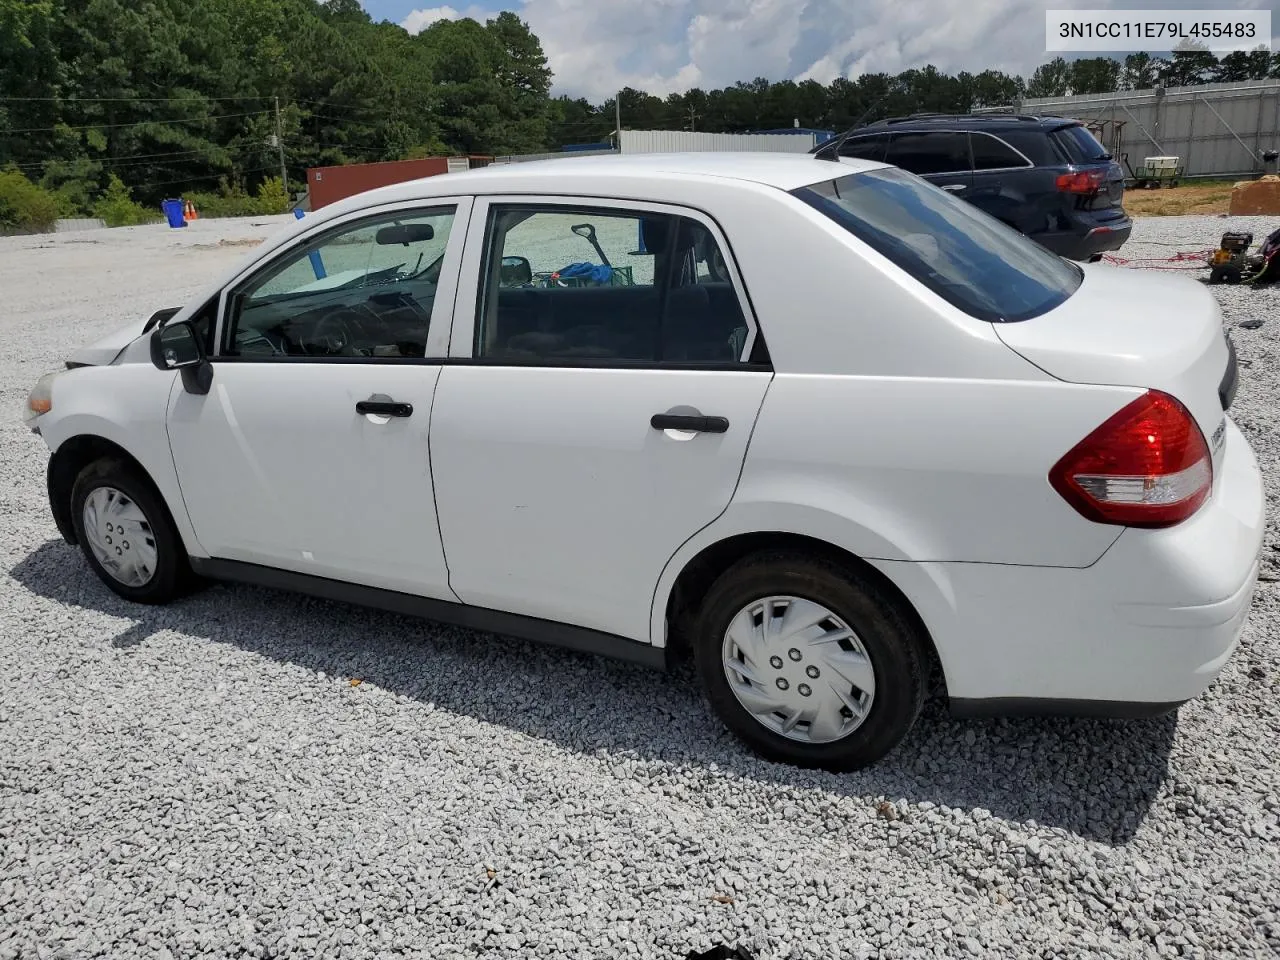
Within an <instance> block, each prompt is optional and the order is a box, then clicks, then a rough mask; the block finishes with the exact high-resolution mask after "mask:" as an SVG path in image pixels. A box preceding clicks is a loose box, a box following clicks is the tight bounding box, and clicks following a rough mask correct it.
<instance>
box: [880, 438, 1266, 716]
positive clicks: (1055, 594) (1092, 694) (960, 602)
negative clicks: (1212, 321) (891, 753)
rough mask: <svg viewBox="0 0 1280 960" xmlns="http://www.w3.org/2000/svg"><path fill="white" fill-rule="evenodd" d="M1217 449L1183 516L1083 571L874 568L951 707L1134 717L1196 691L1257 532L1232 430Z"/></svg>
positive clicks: (1231, 639)
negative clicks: (907, 617)
mask: <svg viewBox="0 0 1280 960" xmlns="http://www.w3.org/2000/svg"><path fill="white" fill-rule="evenodd" d="M1224 444H1225V449H1224V451H1223V456H1222V457H1221V459H1220V461H1219V464H1218V466H1217V474H1216V476H1215V478H1214V490H1213V496H1212V497H1211V499H1210V500H1209V502H1208V503H1207V504H1206V505H1205V506H1204V507H1203V508H1202V509H1201V510H1200V511H1199V512H1198V513H1197V514H1196V515H1195V516H1194V517H1192V518H1191V519H1190V520H1187V521H1186V522H1184V523H1181V524H1179V525H1177V526H1175V527H1170V528H1167V529H1163V530H1138V529H1126V530H1124V531H1123V533H1121V534H1120V536H1119V537H1118V539H1117V540H1116V541H1115V543H1114V544H1113V545H1112V546H1111V548H1110V549H1109V550H1108V551H1107V552H1106V553H1105V554H1104V555H1103V556H1102V557H1101V558H1100V559H1099V560H1098V561H1097V562H1095V563H1094V564H1093V565H1092V566H1090V567H1087V568H1084V569H1072V568H1061V567H1057V568H1055V567H1025V566H1012V565H1010V566H1000V565H997V564H979V563H972V564H963V563H939V564H899V563H892V562H891V563H880V564H877V566H879V567H880V568H881V569H882V570H884V572H885V573H886V574H887V575H889V576H890V577H891V578H895V580H896V581H897V582H898V583H899V585H900V586H901V587H902V589H903V590H904V592H905V593H906V594H907V596H908V598H909V599H911V600H912V602H914V603H916V605H917V609H918V611H919V613H920V615H921V617H922V619H923V620H924V621H925V625H926V626H927V627H928V628H929V631H930V633H931V635H932V637H933V639H934V643H935V646H936V647H937V649H938V655H939V658H940V659H941V661H942V667H943V672H944V674H945V676H946V682H947V690H948V694H949V696H950V697H951V699H952V705H953V709H954V710H955V711H956V712H958V713H967V714H978V713H983V714H992V713H1021V714H1025V713H1040V714H1044V713H1054V714H1086V715H1093V716H1120V717H1123V716H1142V715H1152V714H1159V713H1163V712H1165V711H1167V710H1169V709H1172V708H1173V707H1176V706H1177V705H1178V704H1180V703H1182V702H1185V701H1186V700H1189V699H1191V698H1193V697H1196V696H1198V695H1199V694H1201V693H1202V692H1203V691H1204V690H1205V688H1206V687H1208V686H1209V684H1210V683H1212V682H1213V680H1214V678H1216V677H1217V675H1218V674H1219V672H1221V670H1222V668H1223V666H1224V665H1225V664H1226V662H1227V660H1228V659H1229V658H1230V656H1231V654H1232V652H1233V651H1234V649H1235V647H1236V644H1237V643H1238V642H1239V639H1240V635H1241V633H1242V631H1243V629H1244V625H1245V621H1246V620H1247V617H1248V613H1249V608H1250V604H1251V602H1252V599H1253V594H1254V589H1255V586H1256V584H1257V578H1258V563H1259V561H1258V558H1259V554H1260V552H1261V549H1262V536H1263V528H1264V524H1265V505H1264V499H1263V489H1262V475H1261V473H1260V471H1259V469H1258V464H1257V460H1256V459H1255V458H1254V455H1253V451H1252V450H1251V449H1250V448H1249V444H1248V442H1247V441H1246V440H1245V438H1244V436H1243V434H1241V433H1240V431H1239V429H1238V428H1237V427H1236V426H1235V424H1233V423H1231V422H1230V420H1228V421H1227V430H1226V437H1225V440H1224ZM908 568H915V569H914V570H911V569H908ZM922 577H927V578H928V580H929V582H930V583H931V584H932V587H930V586H929V584H926V583H925V582H924V581H923V580H922V579H920V578H922Z"/></svg>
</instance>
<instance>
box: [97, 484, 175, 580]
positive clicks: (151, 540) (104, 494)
mask: <svg viewBox="0 0 1280 960" xmlns="http://www.w3.org/2000/svg"><path fill="white" fill-rule="evenodd" d="M83 517H84V536H85V539H86V540H87V541H88V542H89V549H90V550H92V551H93V556H94V558H95V559H96V560H97V561H98V563H100V564H102V568H103V569H104V570H106V571H107V573H109V574H110V575H111V576H112V578H114V579H115V580H118V581H119V582H120V583H123V584H124V585H125V586H126V587H141V586H145V585H146V584H147V583H148V582H149V581H150V580H151V578H152V577H154V576H155V573H156V559H157V556H156V538H155V535H154V533H153V532H152V530H151V524H150V523H148V522H147V515H146V514H145V513H143V512H142V508H141V507H139V506H138V505H137V504H136V503H134V502H133V500H131V499H130V498H129V497H128V495H126V494H125V493H123V492H122V491H120V490H117V489H116V488H115V487H98V488H96V489H95V490H93V491H92V492H91V493H90V494H89V496H87V497H85V501H84V514H83Z"/></svg>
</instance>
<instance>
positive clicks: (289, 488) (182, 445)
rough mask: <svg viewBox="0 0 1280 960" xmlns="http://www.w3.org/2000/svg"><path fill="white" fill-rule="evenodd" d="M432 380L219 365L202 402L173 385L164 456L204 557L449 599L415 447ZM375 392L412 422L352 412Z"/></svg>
mask: <svg viewBox="0 0 1280 960" xmlns="http://www.w3.org/2000/svg"><path fill="white" fill-rule="evenodd" d="M157 372H158V371H157ZM439 374H440V368H439V367H438V366H420V365H413V364H410V365H384V366H379V365H376V364H359V363H344V364H336V365H325V364H315V363H268V362H251V363H220V364H218V369H217V372H216V374H215V375H214V380H213V387H212V389H211V390H210V391H209V393H208V394H207V395H205V396H199V395H195V394H190V393H187V392H186V391H184V390H181V389H179V390H175V391H174V395H173V401H172V406H171V407H170V410H169V437H170V442H171V444H172V447H173V461H174V463H175V464H176V465H177V470H178V475H179V477H180V479H181V486H182V493H183V502H184V503H185V504H186V506H187V512H188V515H189V516H190V518H191V524H192V527H193V529H194V531H195V534H196V536H197V537H198V538H199V540H200V543H201V545H202V546H203V547H204V549H205V551H206V552H207V553H208V554H209V555H210V556H214V557H218V558H221V559H226V560H239V561H242V562H245V563H255V564H262V565H265V566H272V567H279V568H281V569H285V570H293V571H296V572H298V573H309V574H313V575H315V576H322V577H329V578H332V579H342V580H350V581H352V582H355V583H362V584H365V585H367V586H375V587H383V588H385V589H388V590H398V591H402V592H408V593H415V594H419V595H421V596H427V597H433V598H437V599H449V600H453V599H455V598H454V596H453V594H452V593H451V592H450V591H449V587H448V572H447V570H446V569H445V564H444V554H443V553H442V551H441V549H440V532H439V528H438V527H437V525H436V517H435V511H434V509H433V507H432V496H431V469H430V457H429V452H428V441H427V428H428V423H429V415H430V411H431V399H432V394H433V392H434V390H435V384H436V379H437V378H438V376H439ZM375 393H380V394H386V395H388V396H390V397H392V398H394V399H395V400H397V401H400V402H403V403H411V404H413V407H414V412H413V415H412V416H411V417H408V418H386V417H372V416H357V415H355V414H354V409H355V404H356V402H357V401H359V400H366V399H368V398H369V397H370V396H371V395H372V394H375Z"/></svg>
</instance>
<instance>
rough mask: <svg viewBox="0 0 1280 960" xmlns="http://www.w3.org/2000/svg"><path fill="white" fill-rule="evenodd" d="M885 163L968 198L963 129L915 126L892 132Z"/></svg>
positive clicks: (966, 141)
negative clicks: (903, 130)
mask: <svg viewBox="0 0 1280 960" xmlns="http://www.w3.org/2000/svg"><path fill="white" fill-rule="evenodd" d="M885 162H886V163H892V164H893V165H894V166H895V167H901V168H902V169H903V170H909V171H911V172H912V173H914V174H917V175H919V176H921V177H924V178H925V179H926V180H928V181H929V182H930V183H932V184H934V185H936V186H939V187H941V188H942V189H943V190H946V191H948V192H949V193H954V194H956V195H957V196H959V197H963V198H964V199H966V200H967V199H968V197H969V192H970V188H971V187H972V185H973V173H972V171H971V169H970V162H969V138H968V135H967V134H966V133H964V132H963V131H955V130H916V131H905V132H899V133H894V134H893V136H892V137H891V138H890V140H889V151H888V154H887V155H886V156H885Z"/></svg>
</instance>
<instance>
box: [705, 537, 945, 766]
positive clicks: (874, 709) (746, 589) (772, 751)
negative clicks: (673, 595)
mask: <svg viewBox="0 0 1280 960" xmlns="http://www.w3.org/2000/svg"><path fill="white" fill-rule="evenodd" d="M771 596H794V597H798V598H801V599H805V600H811V601H814V602H816V603H820V604H822V605H823V606H824V607H826V608H827V609H828V610H829V611H831V612H832V613H834V614H836V615H837V616H838V617H839V618H840V619H841V620H843V621H844V623H845V624H846V625H847V626H849V627H850V628H851V629H852V630H853V631H854V632H855V633H856V634H857V635H858V639H859V640H860V641H861V643H862V646H863V648H864V649H865V651H866V654H867V657H868V658H869V659H870V660H871V665H872V668H873V669H874V671H875V695H874V698H873V699H872V702H871V707H870V710H869V711H868V713H867V716H866V718H865V719H864V720H863V722H862V724H861V725H860V726H858V727H856V728H855V729H854V730H853V731H852V732H850V733H848V734H847V735H845V736H844V737H843V738H841V739H838V740H834V741H831V742H828V743H807V742H801V741H798V740H793V739H790V738H789V737H787V736H784V735H783V734H781V733H779V732H776V731H774V730H771V729H769V728H768V727H766V726H765V725H764V724H763V723H761V722H760V721H759V720H757V719H756V718H755V716H754V715H753V714H752V713H750V712H749V711H748V710H747V709H746V708H745V707H744V706H743V705H742V704H741V703H739V701H738V698H737V696H736V695H735V694H734V692H733V689H732V688H731V686H730V681H729V679H728V677H727V676H726V674H725V669H724V666H723V663H722V653H723V644H724V638H725V633H726V631H727V630H728V628H729V625H730V623H731V621H732V620H733V618H734V617H735V616H736V615H737V614H738V613H739V611H741V610H742V609H743V608H745V607H746V606H747V605H748V604H750V603H752V602H753V601H757V600H762V599H764V598H766V597H771ZM693 647H694V659H695V661H696V663H697V666H698V673H699V675H700V677H701V679H702V687H703V690H704V692H705V693H706V696H707V699H708V700H709V701H710V702H711V706H712V708H713V709H714V710H715V712H716V714H717V715H718V716H719V717H720V719H721V720H722V721H724V723H725V725H726V726H727V727H728V728H729V729H730V730H731V731H733V733H734V734H736V735H737V736H738V737H739V738H740V739H741V740H742V741H743V742H744V743H746V744H747V745H748V746H749V747H750V748H751V749H752V750H754V751H755V752H756V753H758V754H760V755H761V756H762V757H764V758H766V759H768V760H775V761H779V762H782V763H788V764H792V765H795V766H800V767H819V768H822V769H826V770H834V771H847V770H856V769H858V768H860V767H864V766H867V765H868V764H871V763H875V762H876V761H877V760H879V759H881V758H882V757H883V756H884V755H885V754H887V753H888V752H889V751H890V750H892V749H893V748H894V747H896V746H897V745H898V744H899V743H900V742H901V741H902V739H903V738H904V737H905V736H906V735H907V733H908V732H909V731H910V730H911V727H912V725H913V724H914V723H915V721H916V718H917V717H918V716H919V715H920V710H921V708H922V707H923V705H924V699H925V693H926V691H927V688H928V680H929V671H928V659H927V657H926V654H925V652H924V644H923V642H922V638H920V637H919V636H918V635H917V630H916V629H915V628H914V627H913V626H912V624H911V622H910V621H909V620H908V618H907V616H905V615H904V613H903V611H902V610H901V609H900V607H899V604H898V603H897V602H896V601H895V599H894V598H891V597H889V596H886V595H885V594H884V592H883V591H882V590H880V589H879V588H878V587H877V586H876V585H875V584H874V583H872V582H870V581H869V580H867V579H866V578H864V577H861V576H859V575H858V574H857V573H856V572H854V571H853V570H851V569H848V568H847V567H845V566H844V565H842V564H839V563H836V562H833V561H832V560H829V559H826V558H823V557H820V556H815V555H813V554H807V553H803V552H798V551H789V550H788V551H769V552H762V553H758V554H753V555H752V556H749V557H746V558H744V559H743V560H741V561H739V562H738V563H736V564H735V565H734V566H732V567H731V568H730V569H729V570H727V571H726V572H725V573H723V574H722V575H721V576H720V577H719V578H718V579H717V580H716V581H715V583H713V584H712V585H711V588H710V589H709V590H708V591H707V594H706V597H705V598H704V600H703V602H702V606H701V609H700V610H699V614H698V618H697V627H696V629H695V632H694V637H693Z"/></svg>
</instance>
